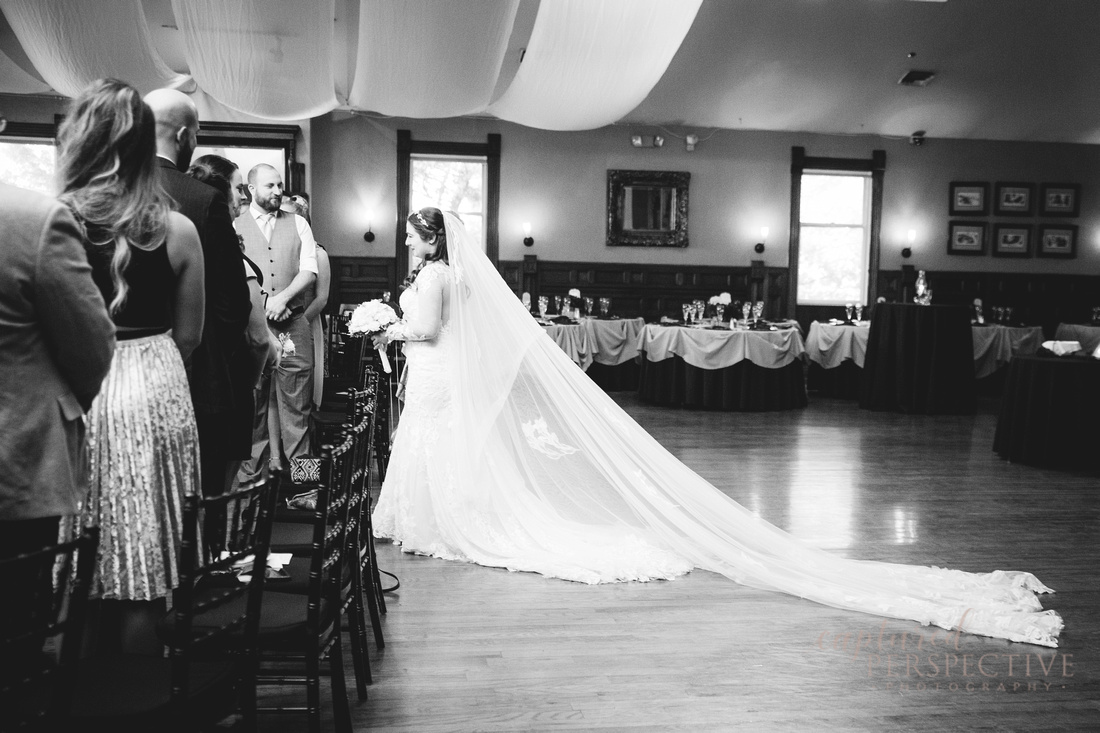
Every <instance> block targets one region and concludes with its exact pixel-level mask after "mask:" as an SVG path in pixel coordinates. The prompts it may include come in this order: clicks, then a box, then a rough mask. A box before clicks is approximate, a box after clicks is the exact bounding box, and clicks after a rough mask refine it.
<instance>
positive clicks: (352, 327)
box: [348, 300, 398, 374]
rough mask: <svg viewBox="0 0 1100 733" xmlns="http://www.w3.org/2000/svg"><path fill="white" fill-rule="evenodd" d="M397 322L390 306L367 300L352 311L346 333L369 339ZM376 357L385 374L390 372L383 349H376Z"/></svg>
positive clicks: (388, 361)
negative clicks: (380, 362)
mask: <svg viewBox="0 0 1100 733" xmlns="http://www.w3.org/2000/svg"><path fill="white" fill-rule="evenodd" d="M397 320H398V319H397V312H396V311H395V310H394V309H393V307H392V306H390V305H387V304H386V303H383V302H382V301H381V300H368V301H367V302H365V303H360V304H359V305H357V306H356V307H355V310H354V311H352V314H351V320H350V321H349V322H348V333H362V334H366V336H367V337H368V338H370V337H372V336H377V335H378V334H380V333H382V332H384V331H385V330H386V327H387V326H390V325H392V324H394V323H397ZM378 356H379V357H380V358H381V360H382V368H383V369H384V370H385V371H386V373H387V374H389V373H390V372H392V371H393V369H392V368H391V367H390V359H389V357H388V356H386V349H385V347H382V348H379V349H378Z"/></svg>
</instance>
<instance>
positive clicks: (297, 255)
mask: <svg viewBox="0 0 1100 733" xmlns="http://www.w3.org/2000/svg"><path fill="white" fill-rule="evenodd" d="M248 190H249V193H250V194H251V197H252V203H251V204H250V205H249V206H248V208H247V209H246V210H245V212H244V213H242V214H241V215H240V216H239V217H238V218H237V231H238V232H239V233H240V234H241V236H242V237H243V238H244V251H245V254H246V255H247V256H248V258H249V259H251V260H252V261H253V262H255V263H256V264H257V265H259V267H260V269H261V270H262V271H263V276H264V287H265V289H266V290H267V292H268V296H267V306H266V308H265V311H266V314H267V323H268V327H269V328H271V330H272V332H273V333H274V334H275V335H276V337H277V338H278V339H279V343H280V345H281V349H280V361H279V366H278V367H276V368H274V369H272V370H271V371H270V372H269V373H267V374H265V375H264V376H263V378H262V379H261V382H260V386H259V389H258V390H257V392H256V419H255V423H254V425H253V433H252V435H253V437H252V456H251V458H249V460H247V461H245V463H244V465H243V466H241V470H240V473H239V474H238V480H239V481H240V482H241V483H242V484H245V483H251V482H254V481H256V480H258V479H260V478H262V477H263V476H264V475H265V474H266V473H267V471H269V470H271V469H277V470H289V467H290V466H289V464H290V461H292V460H293V459H295V458H298V457H300V456H304V455H306V454H307V453H308V452H309V421H310V414H311V413H312V407H313V336H312V333H311V332H310V328H309V323H308V321H306V319H305V317H304V314H305V309H306V294H307V291H308V289H309V287H310V286H311V285H313V283H314V281H315V280H316V279H317V255H316V245H315V242H314V239H313V230H312V229H311V228H310V226H309V223H308V222H307V221H306V220H305V219H304V218H302V217H301V216H298V215H297V214H293V213H288V212H285V211H281V210H280V206H281V205H282V200H283V177H282V174H281V173H279V171H277V170H275V169H274V168H273V167H272V166H270V165H267V164H265V163H261V164H259V165H257V166H254V167H253V168H252V170H250V171H249V172H248ZM269 411H270V412H271V415H270V419H269V415H268V412H269Z"/></svg>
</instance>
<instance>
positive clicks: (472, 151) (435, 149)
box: [393, 130, 500, 292]
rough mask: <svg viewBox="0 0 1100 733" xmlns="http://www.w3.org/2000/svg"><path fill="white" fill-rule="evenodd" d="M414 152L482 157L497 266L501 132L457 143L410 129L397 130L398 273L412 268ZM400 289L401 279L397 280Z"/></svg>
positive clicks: (488, 233)
mask: <svg viewBox="0 0 1100 733" xmlns="http://www.w3.org/2000/svg"><path fill="white" fill-rule="evenodd" d="M413 155H417V156H425V157H446V156H462V157H468V158H473V157H481V158H484V159H485V170H486V176H487V182H486V189H487V190H486V191H485V255H486V256H487V257H488V258H489V261H490V262H492V263H493V266H494V267H497V266H498V261H499V259H500V233H499V219H500V135H498V134H493V133H490V134H489V135H487V136H486V141H485V142H484V143H456V142H440V141H432V140H413V139H412V132H411V131H410V130H398V131H397V232H396V236H395V238H394V244H395V246H396V249H397V251H396V252H395V253H394V273H395V277H402V278H403V277H404V273H406V272H408V271H409V250H408V248H407V247H405V246H404V242H405V220H406V219H407V218H408V216H409V198H410V197H409V185H410V184H411V182H412V157H413ZM393 286H394V291H395V292H396V289H397V283H396V282H395V283H393Z"/></svg>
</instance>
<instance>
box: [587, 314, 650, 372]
mask: <svg viewBox="0 0 1100 733" xmlns="http://www.w3.org/2000/svg"><path fill="white" fill-rule="evenodd" d="M581 325H582V326H583V327H584V330H585V332H586V333H587V334H588V341H589V343H590V344H591V346H592V350H593V354H592V359H593V361H596V362H598V363H600V364H606V365H607V366H618V365H619V364H625V363H626V362H628V361H632V360H633V359H636V358H637V357H638V335H639V334H640V333H641V332H642V329H643V328H645V319H644V318H617V319H614V320H602V319H599V318H586V319H584V320H583V321H582V322H581Z"/></svg>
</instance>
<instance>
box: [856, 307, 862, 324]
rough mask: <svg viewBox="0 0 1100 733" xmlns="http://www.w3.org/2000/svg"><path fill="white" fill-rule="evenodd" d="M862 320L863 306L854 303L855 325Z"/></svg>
mask: <svg viewBox="0 0 1100 733" xmlns="http://www.w3.org/2000/svg"><path fill="white" fill-rule="evenodd" d="M862 320H863V304H862V303H856V323H859V322H860V321H862Z"/></svg>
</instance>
